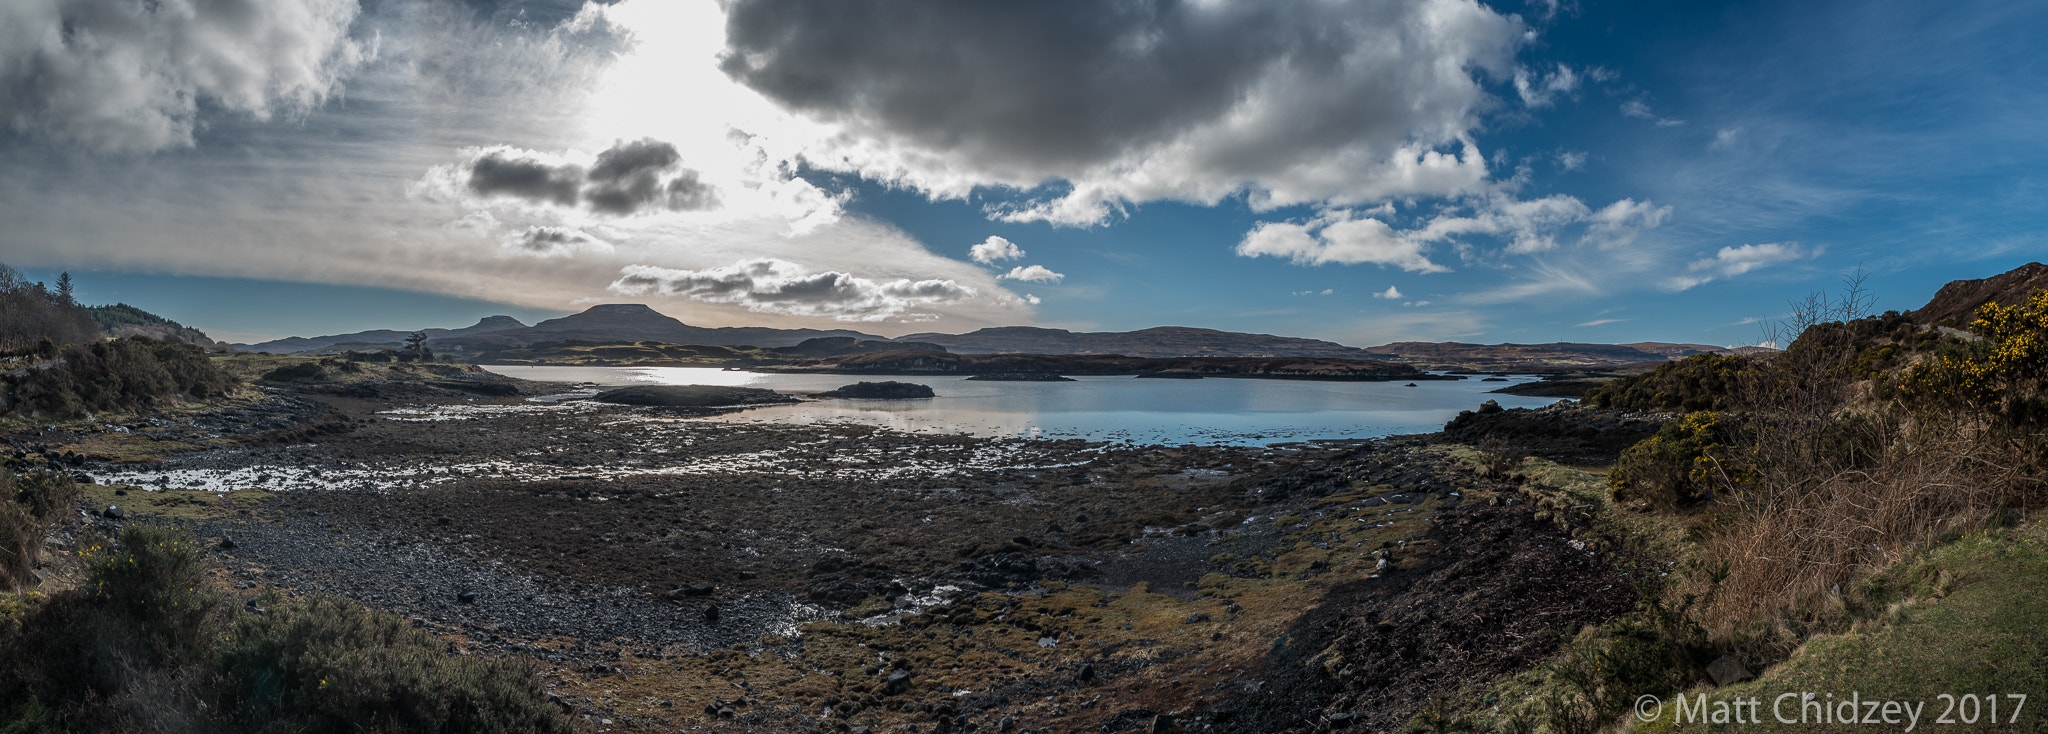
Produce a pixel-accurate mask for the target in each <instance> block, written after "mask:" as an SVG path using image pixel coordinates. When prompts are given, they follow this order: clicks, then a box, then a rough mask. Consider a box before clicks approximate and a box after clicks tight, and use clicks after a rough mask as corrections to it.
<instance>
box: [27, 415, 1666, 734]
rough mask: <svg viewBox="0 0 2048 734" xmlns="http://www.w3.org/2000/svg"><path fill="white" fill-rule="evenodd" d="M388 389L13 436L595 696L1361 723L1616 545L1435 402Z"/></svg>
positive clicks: (1114, 718) (696, 718) (1557, 622)
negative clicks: (1087, 414)
mask: <svg viewBox="0 0 2048 734" xmlns="http://www.w3.org/2000/svg"><path fill="white" fill-rule="evenodd" d="M553 389H554V388H549V387H547V386H532V387H527V388H523V392H526V393H529V394H540V393H546V392H550V391H551V390H553ZM396 395H398V396H397V397H393V396H379V397H367V398H366V397H343V396H335V395H288V394H279V395H276V396H273V398H271V399H270V400H269V401H267V402H265V403H263V404H261V405H254V406H241V407H238V408H236V409H235V410H237V411H239V412H237V413H235V414H234V415H232V416H229V417H227V418H222V417H221V416H216V415H212V414H205V413H202V414H195V415H188V416H182V417H175V418H167V419H164V420H163V421H162V425H152V426H149V427H147V428H143V429H137V430H133V431H124V432H122V433H121V435H120V436H119V438H120V439H121V440H120V441H118V442H115V443H118V444H119V445H121V446H124V447H126V448H125V449H124V452H123V453H121V454H120V455H118V456H117V455H114V454H109V453H104V452H101V453H95V451H94V450H93V447H94V446H99V445H103V444H104V445H112V444H108V443H107V442H108V441H109V440H110V439H109V438H108V437H107V436H106V435H103V434H102V433H101V431H103V430H111V429H93V428H86V429H79V430H76V431H72V432H68V433H66V432H50V433H45V434H44V435H39V436H26V435H24V436H17V437H15V438H16V441H17V445H25V442H29V441H34V442H36V443H37V444H38V445H39V446H40V447H41V449H43V450H51V451H58V452H76V453H78V454H81V455H83V456H84V457H85V459H83V460H82V463H81V464H80V466H79V467H78V468H79V470H80V471H82V472H84V473H86V474H87V475H89V476H91V477H92V478H94V479H95V481H96V482H97V483H98V484H97V486H95V487H93V488H92V489H91V501H92V502H94V503H109V504H111V503H117V502H118V503H122V504H125V505H126V511H125V512H124V513H123V514H124V518H123V520H121V521H115V520H110V519H106V518H103V517H95V518H92V519H89V520H82V521H81V522H83V523H89V524H95V525H102V526H104V525H111V524H114V523H116V522H124V521H134V520H137V519H144V520H152V519H153V520H158V521H167V522H174V523H178V524H182V525H185V526H187V527H189V528H191V529H193V530H194V531H195V532H196V533H197V534H198V535H200V536H201V537H203V538H207V539H209V542H210V543H211V544H212V548H213V550H212V551H211V553H212V554H213V555H214V557H215V559H216V562H217V563H218V564H219V565H220V566H221V568H222V569H223V571H222V572H221V579H222V581H223V582H224V583H225V584H227V585H229V586H230V587H232V588H234V589H236V590H237V592H238V593H244V594H253V593H254V592H255V591H257V590H259V589H263V588H278V589H281V590H284V591H286V592H287V593H303V592H314V591H318V592H325V593H332V594H338V595H341V596H344V597H347V598H350V599H354V600H357V601H359V602H362V603H364V604H367V605H371V606H374V607H378V608H382V609H389V610H393V611H396V612H399V613H401V614H404V615H407V616H410V617H411V618H413V619H414V623H415V624H416V625H417V626H421V627H423V628H427V629H429V630H432V631H434V632H435V633H437V634H439V635H441V636H443V637H445V638H446V639H447V640H448V641H449V643H450V645H451V646H453V647H454V648H455V649H458V650H461V651H463V652H465V653H467V654H476V655H489V656H499V655H520V656H529V657H532V658H533V659H535V660H536V661H538V663H539V665H540V666H541V667H540V674H541V675H542V676H543V677H544V678H545V679H546V681H547V682H548V685H549V687H550V689H551V691H552V692H553V696H554V698H555V700H557V701H558V703H559V704H560V705H562V706H563V707H565V708H566V709H568V710H570V711H571V712H572V713H573V714H575V715H577V716H579V717H587V718H588V721H589V722H590V723H591V724H593V725H595V726H598V727H599V728H607V729H611V730H614V731H675V730H677V729H678V728H691V727H695V728H701V729H703V730H731V731H742V730H772V731H805V730H818V731H827V730H830V731H853V730H858V727H868V728H869V730H870V731H880V730H884V729H887V730H898V729H897V727H899V726H902V725H906V724H907V725H910V726H912V727H914V730H916V731H948V730H968V729H979V730H982V731H1070V730H1080V729H1086V730H1090V731H1105V730H1106V731H1118V730H1126V729H1141V728H1146V727H1153V728H1152V729H1150V730H1159V729H1157V728H1156V727H1161V726H1164V727H1180V728H1183V729H1189V730H1205V729H1206V730H1212V731H1247V730H1261V731H1284V730H1291V729H1301V730H1307V729H1308V728H1309V727H1311V726H1317V725H1319V724H1317V722H1323V723H1331V722H1335V723H1342V724H1345V725H1346V726H1351V725H1371V727H1372V728H1385V727H1389V726H1395V725H1398V724H1399V723H1400V722H1403V721H1405V720H1406V719H1407V718H1409V717H1411V716H1413V715H1414V714H1415V712H1416V711H1418V710H1419V707H1420V706H1421V705H1422V704H1423V703H1424V702H1426V701H1427V700H1428V698H1429V696H1431V695H1434V694H1438V693H1446V692H1448V688H1446V686H1450V685H1454V684H1455V683H1454V682H1455V681H1461V680H1475V679H1483V678H1485V677H1487V676H1490V675H1493V674H1498V673H1500V672H1504V671H1507V670H1510V669H1513V668H1515V667H1516V666H1521V665H1526V664H1528V663H1529V662H1530V661H1532V660H1536V659H1538V658H1540V657H1541V656H1542V655H1544V654H1547V653H1548V652H1550V651H1551V650H1552V649H1554V645H1555V644H1556V642H1555V641H1556V639H1557V633H1565V634H1568V633H1569V632H1570V631H1572V630H1576V629H1578V628H1579V627H1580V626H1581V625H1583V624H1586V623H1589V622H1597V621H1599V620H1602V619H1605V618H1608V617H1610V616H1612V615H1615V614H1618V613H1620V612H1621V611H1623V610H1626V609H1628V608H1630V606H1631V605H1632V604H1633V603H1634V592H1633V589H1632V587H1630V586H1629V585H1628V584H1626V583H1621V582H1620V580H1619V579H1620V570H1619V567H1618V566H1617V563H1619V560H1620V559H1616V558H1614V557H1613V554H1612V553H1608V552H1602V551H1601V550H1600V549H1599V548H1598V547H1597V545H1596V546H1594V547H1592V548H1589V547H1588V546H1587V545H1586V544H1585V543H1583V542H1579V541H1577V540H1574V539H1573V538H1571V537H1568V536H1566V535H1565V534H1564V533H1563V532H1562V531H1560V530H1559V529H1558V528H1557V527H1556V526H1555V525H1554V524H1552V523H1548V522H1539V521H1537V520H1536V519H1535V517H1534V516H1532V513H1531V512H1530V508H1528V507H1526V506H1524V505H1523V504H1521V503H1520V502H1519V501H1518V500H1517V499H1516V497H1515V494H1514V493H1513V492H1512V491H1511V488H1510V487H1508V486H1506V485H1503V484H1499V483H1497V482H1494V481H1492V480H1489V479H1484V478H1482V477H1480V476H1478V475H1477V474H1475V473H1474V472H1473V471H1472V470H1471V469H1469V468H1467V467H1466V465H1465V464H1464V463H1462V462H1460V461H1459V460H1457V459H1456V458H1455V457H1454V456H1453V455H1452V451H1451V449H1449V448H1448V447H1446V446H1443V445H1440V444H1438V443H1437V440H1438V439H1437V438H1435V437H1427V436H1425V437H1393V438H1387V439H1377V440H1357V441H1341V442H1319V443H1307V444H1284V445H1276V446H1271V447H1250V448H1247V447H1218V446H1194V445H1188V446H1137V445H1130V444H1110V443H1089V442H1083V441H1078V440H1066V441H1045V440H1035V441H1034V440H1016V439H989V438H979V437H972V436H963V435H952V434H933V433H906V432H899V431H891V430H885V429H879V428H874V427H867V426H856V425H829V424H828V425H801V426H799V425H777V424H759V423H731V422H720V421H711V420H701V419H696V418H693V417H689V416H687V415H682V414H679V413H677V412H676V411H674V410H672V409H670V408H666V407H648V406H634V405H615V404H607V403H600V402H596V401H589V400H572V401H561V402H533V401H529V400H526V399H525V398H522V397H505V398H494V397H471V396H464V395H460V394H456V393H451V392H446V391H443V392H440V393H436V392H433V391H424V392H421V391H415V392H412V393H396ZM267 411H268V412H267ZM309 426H312V427H317V429H318V430H310V429H308V428H307V427H309ZM207 436H211V437H214V438H213V439H211V440H210V439H207V438H206V437H207ZM223 436H226V437H228V439H233V440H228V439H223V438H221V437H223ZM149 441H164V442H174V441H175V442H176V444H177V445H176V448H175V449H174V450H170V453H166V454H164V455H162V456H160V457H158V456H151V455H149V454H148V453H147V452H146V451H140V450H138V449H136V444H137V443H138V442H149ZM209 446H211V447H212V448H208V447H209ZM115 459H120V460H122V461H123V462H125V463H115V461H114V460H115ZM117 491H118V492H122V493H124V494H121V495H116V494H114V493H115V492H117ZM84 530H85V528H83V527H78V528H73V530H72V536H71V537H74V538H75V537H78V535H77V533H79V532H82V531H84ZM251 598H253V596H252V597H251ZM1475 600H1476V601H1475ZM1347 722H1348V723H1347Z"/></svg>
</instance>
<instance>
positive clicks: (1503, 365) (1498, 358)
mask: <svg viewBox="0 0 2048 734" xmlns="http://www.w3.org/2000/svg"><path fill="white" fill-rule="evenodd" d="M1371 349H1372V351H1374V352H1384V353H1387V354H1392V355H1395V356H1397V357H1399V358H1400V359H1401V360H1402V361H1405V362H1410V363H1414V364H1420V365H1428V366H1432V367H1462V368H1466V369H1476V370H1488V369H1511V368H1514V367H1520V366H1534V365H1541V366H1553V367H1618V366H1621V365H1628V364H1637V363H1642V362H1668V361H1670V360H1674V359H1683V358H1685V357H1689V356H1692V355H1695V354H1704V353H1708V352H1713V353H1717V354H1736V353H1738V352H1740V351H1741V350H1740V349H1727V348H1724V347H1716V346H1712V345H1707V344H1671V343H1667V342H1636V343H1634V344H1579V343H1574V342H1557V343H1554V344H1466V343H1463V342H1434V343H1432V342H1395V343H1392V344H1383V345H1380V346H1377V347H1371ZM1752 351H1754V350H1752Z"/></svg>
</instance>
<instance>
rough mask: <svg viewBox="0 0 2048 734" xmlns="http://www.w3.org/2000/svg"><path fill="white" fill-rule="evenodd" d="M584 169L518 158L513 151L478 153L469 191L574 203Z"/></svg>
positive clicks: (559, 202)
mask: <svg viewBox="0 0 2048 734" xmlns="http://www.w3.org/2000/svg"><path fill="white" fill-rule="evenodd" d="M582 179H583V170H582V169H581V168H579V167H577V166H571V165H561V166H555V165H549V164H547V163H543V162H541V161H538V160H534V159H532V158H522V157H519V156H518V154H517V152H515V151H511V150H493V151H490V152H486V153H484V154H483V155H480V156H477V159H476V161H474V162H472V163H471V164H470V166H469V190H470V191H474V192H476V193H478V194H482V195H484V196H496V195H506V196H514V197H518V198H521V199H527V200H530V201H537V202H540V201H547V202H554V203H556V204H560V205H562V206H575V204H576V200H577V198H578V197H579V196H580V193H581V192H582V190H583V180H582Z"/></svg>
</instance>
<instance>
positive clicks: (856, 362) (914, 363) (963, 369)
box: [753, 350, 1450, 381]
mask: <svg viewBox="0 0 2048 734" xmlns="http://www.w3.org/2000/svg"><path fill="white" fill-rule="evenodd" d="M753 369H757V370H761V371H766V372H831V373H840V374H879V375H923V374H991V373H1006V374H1017V373H1027V374H1062V375H1131V374H1150V375H1160V376H1175V377H1184V378H1187V377H1192V378H1200V377H1263V378H1273V379H1303V380H1373V381H1384V380H1392V379H1403V380H1422V379H1432V378H1431V377H1429V376H1427V375H1423V374H1421V373H1420V372H1418V371H1416V369H1415V368H1414V367H1411V366H1408V365H1405V364H1394V363H1391V362H1379V361H1373V360H1363V359H1331V358H1320V357H1307V358H1303V357H1132V356H1128V355H1117V354H1007V353H1002V354H953V353H950V352H939V351H932V350H902V351H890V352H866V353H859V354H845V355H839V356H835V357H827V358H824V359H815V360H809V361H804V362H798V363H796V364H788V365H764V366H759V367H754V368H753ZM1444 379H1450V378H1444Z"/></svg>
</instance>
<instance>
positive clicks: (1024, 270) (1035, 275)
mask: <svg viewBox="0 0 2048 734" xmlns="http://www.w3.org/2000/svg"><path fill="white" fill-rule="evenodd" d="M998 277H1002V278H1006V279H1009V280H1021V281H1024V282H1027V283H1058V282H1060V281H1062V280H1066V279H1067V276H1066V275H1065V274H1062V273H1055V272H1053V271H1052V270H1050V269H1048V268H1046V267H1045V266H1044V265H1023V266H1019V267H1014V268H1010V272H1007V273H1003V274H1002V275H1001V276H998Z"/></svg>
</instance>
